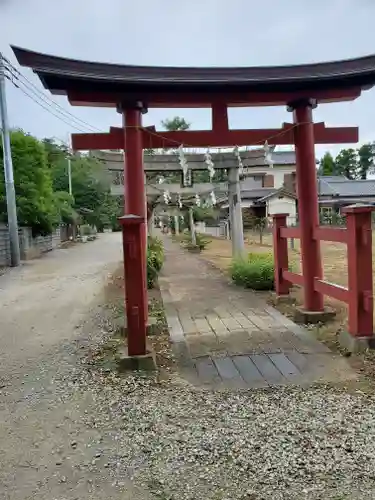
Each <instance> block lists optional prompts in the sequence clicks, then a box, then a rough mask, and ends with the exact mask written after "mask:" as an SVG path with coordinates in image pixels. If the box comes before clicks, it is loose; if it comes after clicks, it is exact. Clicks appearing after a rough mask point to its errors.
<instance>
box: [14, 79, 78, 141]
mask: <svg viewBox="0 0 375 500" xmlns="http://www.w3.org/2000/svg"><path fill="white" fill-rule="evenodd" d="M5 77H6V78H8V80H9V81H10V82H11V83H12V84H13V85H14V86H15V87H16V88H18V89H19V90H20V91H21V92H22V93H23V94H25V95H26V96H27V97H29V99H31V100H32V101H34V102H35V103H36V104H38V105H39V106H40V107H42V108H43V109H44V110H45V111H48V113H51V115H53V116H55V117H56V118H58V119H59V120H61V121H62V122H64V123H65V124H66V125H69V126H70V127H72V128H74V129H75V130H78V132H83V133H84V132H85V130H83V129H81V128H78V127H77V126H76V125H73V124H72V123H71V122H69V121H67V119H65V117H63V116H62V115H59V114H56V113H55V112H54V111H52V109H51V107H48V106H47V105H46V104H45V103H43V102H39V101H37V100H36V99H35V97H33V96H32V95H31V94H29V93H28V92H27V91H26V90H25V89H24V88H23V87H21V85H19V84H17V83H15V82H14V81H13V80H12V79H11V78H9V76H7V75H5ZM19 83H20V82H19Z"/></svg>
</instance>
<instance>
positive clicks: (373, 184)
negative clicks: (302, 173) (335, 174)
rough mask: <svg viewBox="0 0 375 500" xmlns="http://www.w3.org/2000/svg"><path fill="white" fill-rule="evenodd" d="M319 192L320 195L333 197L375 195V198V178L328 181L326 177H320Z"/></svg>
mask: <svg viewBox="0 0 375 500" xmlns="http://www.w3.org/2000/svg"><path fill="white" fill-rule="evenodd" d="M318 192H319V195H320V196H332V197H352V196H354V197H357V196H374V198H375V180H372V179H367V180H355V181H354V180H348V179H345V180H340V181H339V180H337V181H336V180H335V181H327V180H326V178H320V179H319V181H318Z"/></svg>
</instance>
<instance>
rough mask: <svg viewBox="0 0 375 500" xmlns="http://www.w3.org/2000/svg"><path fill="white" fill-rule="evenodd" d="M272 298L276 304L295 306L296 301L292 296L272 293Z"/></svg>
mask: <svg viewBox="0 0 375 500" xmlns="http://www.w3.org/2000/svg"><path fill="white" fill-rule="evenodd" d="M272 298H273V300H274V301H275V304H293V303H294V301H295V299H294V298H293V297H291V296H290V295H277V293H272Z"/></svg>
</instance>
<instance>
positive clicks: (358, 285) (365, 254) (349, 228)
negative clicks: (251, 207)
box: [273, 206, 374, 337]
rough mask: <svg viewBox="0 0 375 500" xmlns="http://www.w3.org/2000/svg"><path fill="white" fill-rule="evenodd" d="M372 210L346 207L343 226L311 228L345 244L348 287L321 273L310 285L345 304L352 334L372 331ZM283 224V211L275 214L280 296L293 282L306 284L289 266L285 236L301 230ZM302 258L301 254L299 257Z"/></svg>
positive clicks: (367, 334)
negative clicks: (325, 277)
mask: <svg viewBox="0 0 375 500" xmlns="http://www.w3.org/2000/svg"><path fill="white" fill-rule="evenodd" d="M371 212H372V208H371V207H368V206H351V207H347V208H346V209H345V211H344V213H345V217H346V227H345V228H343V227H324V226H323V227H322V226H318V227H316V228H315V229H314V232H313V238H314V239H315V240H317V241H330V242H339V243H346V244H347V256H348V287H347V288H346V287H343V286H340V285H337V284H334V283H329V282H328V281H325V280H324V279H323V278H322V276H316V277H315V279H314V281H313V285H312V286H313V289H314V292H316V293H318V294H321V295H327V296H329V297H333V298H335V299H337V300H340V301H342V302H345V303H347V304H348V330H349V333H350V334H351V335H352V336H354V337H370V336H372V335H373V308H374V304H373V277H372V228H371V219H372V217H371ZM286 224H287V215H286V214H277V215H275V216H274V223H273V240H274V253H275V289H276V293H277V295H280V296H285V295H288V294H289V293H290V288H291V287H292V285H293V284H295V285H298V286H302V287H304V286H306V283H305V279H304V276H303V275H302V274H298V273H294V272H291V271H290V270H289V257H288V243H287V238H296V239H297V238H301V231H300V228H299V227H286ZM305 258H306V256H304V255H303V254H302V261H303V259H305Z"/></svg>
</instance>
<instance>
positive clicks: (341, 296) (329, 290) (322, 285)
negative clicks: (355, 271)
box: [314, 279, 350, 303]
mask: <svg viewBox="0 0 375 500" xmlns="http://www.w3.org/2000/svg"><path fill="white" fill-rule="evenodd" d="M314 286H315V290H317V291H318V292H320V293H321V294H323V295H328V296H329V297H333V298H334V299H337V300H341V302H346V303H348V302H349V295H350V294H349V290H348V289H347V288H346V287H344V286H340V285H335V284H334V283H330V282H329V281H324V280H318V279H316V280H315V285H314Z"/></svg>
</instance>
